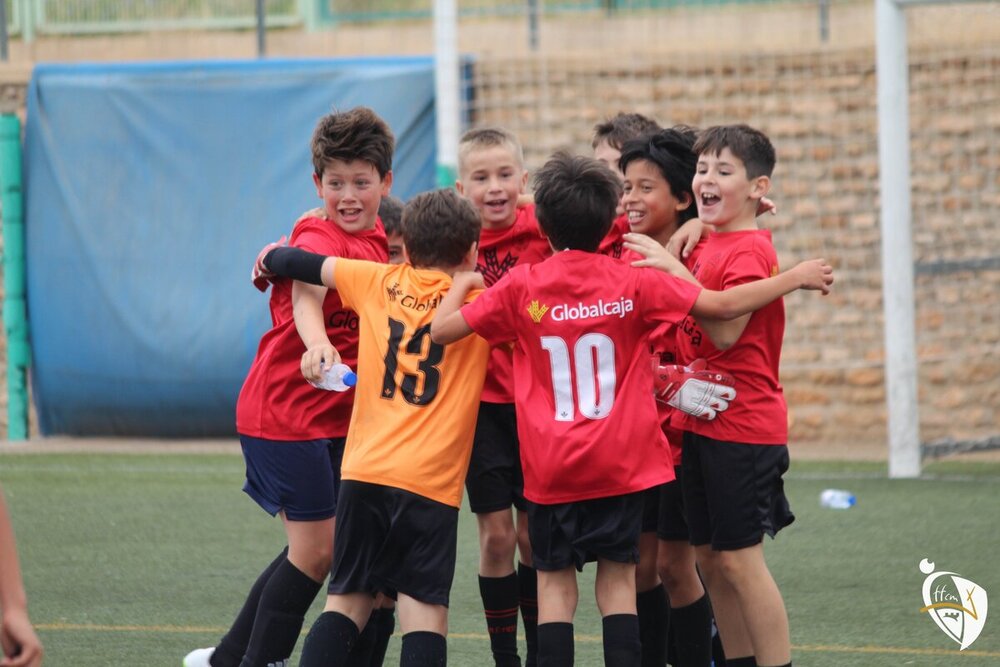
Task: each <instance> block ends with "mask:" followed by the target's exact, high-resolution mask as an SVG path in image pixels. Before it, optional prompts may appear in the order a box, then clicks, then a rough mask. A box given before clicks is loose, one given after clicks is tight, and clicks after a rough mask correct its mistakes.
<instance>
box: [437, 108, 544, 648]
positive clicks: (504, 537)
mask: <svg viewBox="0 0 1000 667" xmlns="http://www.w3.org/2000/svg"><path fill="white" fill-rule="evenodd" d="M458 172H459V180H458V181H457V182H456V183H455V189H456V190H458V192H459V193H461V194H462V195H464V196H465V197H467V198H468V199H469V200H470V201H471V202H472V204H473V205H474V206H475V207H476V209H477V210H478V211H479V214H480V218H481V219H482V222H483V231H482V234H481V236H480V239H479V256H478V258H477V260H476V270H477V271H478V272H479V273H480V274H482V276H483V282H484V283H485V284H486V286H487V287H489V286H490V285H493V284H494V283H496V282H497V281H498V280H500V279H501V278H503V277H504V276H505V275H506V274H507V272H508V271H509V270H510V269H511V268H512V267H514V266H519V265H522V264H534V263H535V262H539V261H541V260H543V259H545V258H546V257H548V256H549V255H550V254H551V253H552V249H551V248H550V247H549V244H548V241H546V240H545V238H544V237H543V236H542V235H541V233H540V232H539V229H538V221H537V220H535V207H534V204H528V205H526V206H520V207H519V206H518V198H519V196H520V195H522V194H523V193H524V188H525V185H526V183H527V180H528V174H527V172H526V171H525V169H524V157H523V154H522V151H521V145H520V143H519V142H518V141H517V138H516V137H514V135H513V134H511V133H510V132H508V131H506V130H504V129H501V128H496V127H486V128H481V129H473V130H469V131H468V132H466V133H465V135H464V136H463V137H462V139H461V141H460V142H459V147H458ZM511 380H512V378H511V352H510V349H509V348H507V347H497V348H494V349H493V351H492V352H491V354H490V366H489V369H488V371H487V374H486V385H485V386H484V387H483V395H482V402H481V403H480V405H479V417H478V420H477V422H476V437H475V439H474V441H473V443H474V444H473V449H472V462H471V463H470V465H469V476H468V479H467V480H466V483H465V486H466V489H467V491H468V494H469V506H470V507H471V509H472V511H473V512H474V513H475V514H476V521H477V523H478V527H479V591H480V595H481V596H482V600H483V609H484V611H485V614H486V625H487V629H488V630H489V636H490V648H491V649H492V653H493V659H494V662H495V664H496V666H497V667H520V665H521V661H520V657H519V656H518V653H517V613H518V608H519V607H520V610H521V615H522V618H523V620H524V634H525V637H526V639H527V647H528V652H527V656H526V661H525V662H526V665H528V667H533V666H534V664H535V627H536V624H537V620H536V619H537V614H538V612H537V609H538V607H537V599H536V592H535V591H536V579H535V571H534V569H533V568H532V567H531V551H530V546H529V542H528V534H527V523H526V522H527V515H526V514H524V510H525V504H524V495H523V485H524V482H523V477H522V473H521V460H520V455H519V453H518V439H517V420H516V418H515V416H514V392H513V386H512V383H511ZM512 506H513V507H516V508H517V510H518V512H517V521H516V523H515V520H514V512H513V510H512ZM515 551H516V552H518V553H519V558H518V564H517V571H516V572H515V570H514V554H515Z"/></svg>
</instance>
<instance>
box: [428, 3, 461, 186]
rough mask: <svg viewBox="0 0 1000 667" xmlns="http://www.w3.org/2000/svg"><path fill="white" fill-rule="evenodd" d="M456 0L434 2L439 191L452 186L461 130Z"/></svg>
mask: <svg viewBox="0 0 1000 667" xmlns="http://www.w3.org/2000/svg"><path fill="white" fill-rule="evenodd" d="M456 6H457V0H434V99H435V104H436V109H435V111H436V114H435V115H436V117H437V170H436V171H437V174H436V181H437V185H438V187H440V188H446V187H451V186H452V185H454V184H455V174H456V173H457V167H458V137H459V132H460V129H461V116H460V110H459V81H458V11H457V9H456Z"/></svg>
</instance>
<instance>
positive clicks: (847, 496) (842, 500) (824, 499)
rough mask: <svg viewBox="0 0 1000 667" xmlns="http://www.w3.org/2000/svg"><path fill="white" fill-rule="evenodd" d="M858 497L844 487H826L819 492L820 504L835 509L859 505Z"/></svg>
mask: <svg viewBox="0 0 1000 667" xmlns="http://www.w3.org/2000/svg"><path fill="white" fill-rule="evenodd" d="M857 503H858V499H857V498H855V497H854V494H853V493H851V492H850V491H844V490H843V489H824V490H823V492H822V493H820V494H819V504H820V505H821V506H822V507H827V508H829V509H834V510H846V509H850V508H851V507H854V506H855V505H857Z"/></svg>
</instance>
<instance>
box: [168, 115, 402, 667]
mask: <svg viewBox="0 0 1000 667" xmlns="http://www.w3.org/2000/svg"><path fill="white" fill-rule="evenodd" d="M394 145H395V140H394V138H393V135H392V131H391V130H390V129H389V127H388V126H387V125H386V123H385V122H384V121H383V120H382V119H381V118H379V117H378V116H377V115H376V114H375V113H374V112H373V111H372V110H371V109H367V108H363V107H358V108H355V109H351V110H349V111H346V112H343V113H331V114H328V115H327V116H324V117H323V118H321V119H320V121H319V123H318V124H317V126H316V129H315V131H314V133H313V137H312V142H311V146H312V161H313V170H314V172H313V183H314V185H315V186H316V194H317V196H318V197H319V198H320V199H321V200H322V201H323V209H322V211H320V212H319V213H320V214H319V215H315V216H308V215H307V216H305V217H303V218H302V219H300V220H299V221H298V222H297V223H296V225H295V227H294V230H293V231H292V237H291V241H290V242H291V244H292V245H293V246H296V247H300V248H304V249H308V250H311V251H314V252H321V253H324V254H328V255H336V256H339V257H351V258H359V259H369V260H372V261H376V262H385V261H386V259H387V254H386V238H385V233H384V232H383V231H382V227H381V225H380V224H379V223H378V219H377V216H376V212H377V210H378V206H379V201H380V199H381V197H382V196H383V195H387V194H388V193H389V188H390V186H391V183H392V171H391V169H392V154H393V149H394ZM273 283H274V287H273V289H272V290H271V300H270V308H271V321H272V328H271V329H270V331H268V332H267V333H266V334H264V336H263V338H262V339H261V342H260V346H259V347H258V349H257V355H256V357H255V358H254V361H253V364H252V366H251V367H250V371H249V373H248V375H247V378H246V381H245V382H244V384H243V388H242V390H241V391H240V396H239V400H238V402H237V406H236V429H237V432H238V433H239V434H240V444H241V445H242V448H243V456H244V459H245V461H246V472H247V478H246V483H245V485H244V487H243V489H244V491H245V492H246V493H247V494H248V495H249V496H250V497H251V498H253V500H254V501H256V502H257V504H259V505H260V506H261V507H262V508H263V509H264V510H265V511H266V512H268V513H269V514H271V515H272V516H274V515H280V516H281V519H282V523H283V524H284V528H285V534H286V536H287V539H288V547H287V548H286V549H285V550H284V551H283V552H282V553H281V554H279V555H278V557H277V558H276V559H275V560H274V562H272V563H271V564H270V565H269V566H268V567H267V568H266V569H265V570H264V571H263V573H261V575H260V577H259V578H258V579H257V582H256V583H255V584H254V585H253V587H252V588H251V590H250V593H249V595H248V596H247V599H246V602H245V603H244V605H243V608H242V609H241V610H240V612H239V614H238V616H237V618H236V620H235V622H234V623H233V626H232V627H231V628H230V630H229V632H227V633H226V635H225V636H224V637H223V638H222V640H221V641H220V642H219V644H218V645H217V646H216V647H214V648H212V649H199V650H197V651H194V652H192V653H191V654H189V655H188V656H187V657H186V658H185V660H184V664H185V666H186V667H202V666H204V665H212V666H213V667H227V666H228V667H236V666H237V665H243V667H253V666H257V665H261V666H263V665H268V664H282V661H284V660H287V659H288V658H289V656H290V655H291V654H292V650H293V649H294V646H295V643H296V640H297V639H298V636H299V632H300V631H301V628H302V622H303V618H304V616H305V613H306V611H307V610H308V608H309V605H310V604H311V603H312V601H313V599H314V598H315V597H316V594H317V593H318V592H319V590H320V587H321V585H322V582H323V580H324V579H325V578H326V575H327V573H328V572H329V569H330V560H331V557H332V552H333V541H334V540H333V537H334V526H335V515H336V512H337V489H338V486H339V483H340V459H341V456H342V454H343V449H344V441H345V437H346V435H347V426H348V422H349V420H350V414H351V406H352V402H353V400H354V396H353V392H345V393H337V392H329V391H324V390H322V389H317V388H315V387H313V386H311V385H310V384H309V383H307V382H306V381H305V380H304V379H303V378H302V374H301V371H300V363H301V360H302V357H303V353H305V355H306V357H308V358H321V357H324V356H325V357H326V358H330V354H331V352H330V350H332V349H333V343H332V342H331V340H335V341H336V344H337V349H338V350H339V351H340V353H341V356H342V357H343V359H344V362H345V363H347V364H351V365H353V364H354V363H355V361H356V355H357V352H356V351H357V344H358V333H357V328H358V327H357V314H356V313H355V311H354V309H352V308H349V307H347V306H345V305H344V304H343V303H342V301H341V298H340V295H339V294H338V293H337V292H336V291H333V290H329V291H328V290H327V289H326V288H325V287H317V286H314V285H305V284H302V283H293V282H292V281H291V280H287V279H276V280H274V281H273ZM293 313H294V314H293ZM390 613H391V612H390ZM390 620H391V617H390Z"/></svg>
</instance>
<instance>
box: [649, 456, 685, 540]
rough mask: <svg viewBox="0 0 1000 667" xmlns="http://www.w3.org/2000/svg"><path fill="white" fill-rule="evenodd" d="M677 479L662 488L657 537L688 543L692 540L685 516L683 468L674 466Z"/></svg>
mask: <svg viewBox="0 0 1000 667" xmlns="http://www.w3.org/2000/svg"><path fill="white" fill-rule="evenodd" d="M674 473H675V474H676V475H677V479H675V480H674V481H672V482H667V483H666V484H664V485H663V486H661V487H660V516H659V523H657V525H656V536H657V537H658V538H660V539H661V540H664V541H666V542H677V541H684V542H687V541H688V540H689V539H690V538H691V532H690V531H689V530H688V524H687V517H685V516H684V493H683V487H682V481H681V475H682V474H683V471H682V469H681V466H674Z"/></svg>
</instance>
